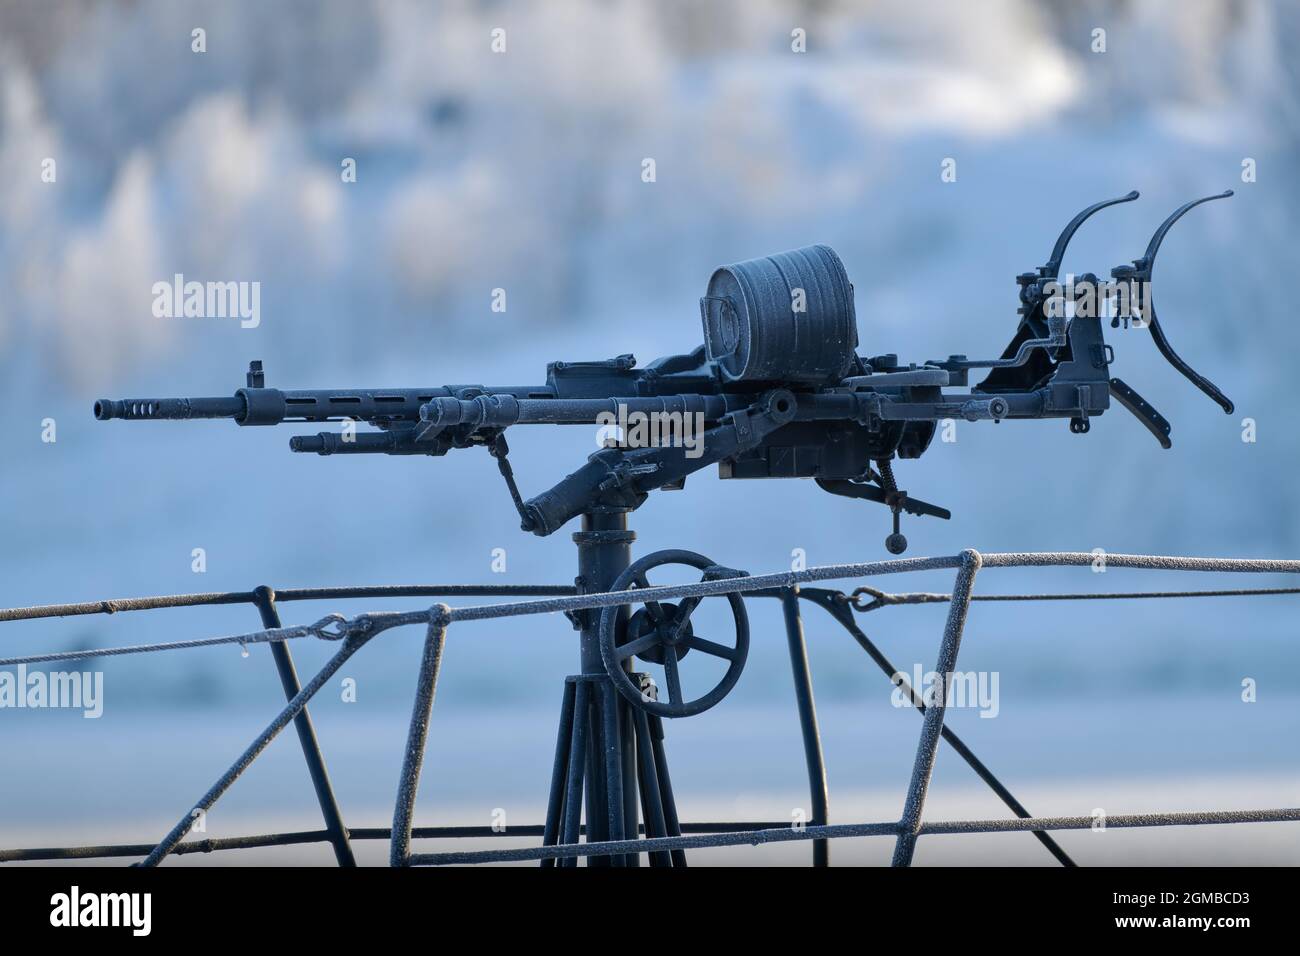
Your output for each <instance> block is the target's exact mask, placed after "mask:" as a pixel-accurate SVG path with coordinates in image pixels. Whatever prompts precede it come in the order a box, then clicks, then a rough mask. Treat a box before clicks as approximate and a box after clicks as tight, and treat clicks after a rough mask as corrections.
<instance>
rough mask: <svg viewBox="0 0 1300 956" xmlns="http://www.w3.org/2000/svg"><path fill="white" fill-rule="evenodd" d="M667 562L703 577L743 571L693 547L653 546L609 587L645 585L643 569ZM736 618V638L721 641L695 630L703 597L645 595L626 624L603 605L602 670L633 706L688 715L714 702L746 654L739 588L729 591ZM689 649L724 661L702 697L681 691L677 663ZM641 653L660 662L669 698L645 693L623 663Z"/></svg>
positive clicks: (746, 628)
mask: <svg viewBox="0 0 1300 956" xmlns="http://www.w3.org/2000/svg"><path fill="white" fill-rule="evenodd" d="M666 564H684V565H686V566H688V567H693V568H698V569H699V570H700V571H702V572H703V577H702V578H701V580H704V581H714V580H718V579H721V578H734V577H742V576H744V574H745V572H743V571H734V570H732V569H730V568H723V567H720V566H718V565H717V564H715V563H714V562H713V561H711V560H709V559H708V558H706V557H705V556H704V555H702V554H696V553H695V552H694V551H676V550H669V551H656V552H654V553H653V554H649V555H646V556H645V557H644V558H642V559H641V560H640V561H636V562H634V563H633V564H631V565H630V566H629V567H628V569H627V570H626V571H624V572H623V573H622V574H620V575H619V576H618V578H617V580H615V581H614V583H613V585H611V587H610V590H611V591H626V590H630V589H632V588H638V589H641V588H648V587H651V586H652V585H651V584H650V581H649V579H648V577H647V572H649V571H651V570H653V569H654V568H657V567H661V566H663V565H666ZM723 596H725V597H726V599H727V601H728V603H729V604H730V605H731V614H732V618H733V619H734V622H735V628H736V630H735V642H734V643H733V644H731V645H727V644H720V643H718V642H716V641H713V640H710V639H708V638H706V637H703V636H701V635H699V634H696V633H695V628H694V626H693V624H692V622H691V614H692V613H693V612H694V611H695V609H696V607H698V606H699V603H700V601H701V600H702V598H699V597H687V598H682V599H681V601H680V602H679V603H677V604H672V603H669V602H667V601H645V602H643V604H642V606H641V607H639V608H637V609H635V610H634V611H633V613H632V614H631V616H630V617H629V618H628V619H627V623H626V625H624V626H620V625H619V611H620V610H621V609H622V608H620V607H607V608H605V609H604V611H603V612H602V613H601V616H600V655H601V658H602V659H603V661H604V663H605V670H606V672H607V673H608V674H609V676H610V679H611V680H612V681H613V682H614V686H615V687H617V688H618V691H619V693H621V694H622V695H623V696H624V697H626V698H627V699H628V700H629V701H631V702H632V703H633V704H635V705H636V706H638V707H640V708H641V709H643V710H645V711H648V712H649V713H652V714H658V715H659V716H660V717H690V716H691V715H692V714H698V713H701V712H702V711H706V710H708V709H709V708H710V707H712V706H713V705H714V704H716V703H718V702H719V701H720V700H722V698H724V697H726V696H727V693H728V692H729V691H730V690H731V688H732V687H734V686H735V684H736V681H737V680H739V679H740V672H741V671H742V670H744V668H745V658H746V657H747V656H748V654H749V616H748V615H747V614H746V613H745V602H744V600H743V599H742V598H741V596H740V595H739V594H727V595H723ZM691 651H695V652H697V654H706V655H709V656H711V657H718V658H721V659H722V660H725V661H727V662H728V666H727V672H726V673H725V674H724V675H723V676H722V680H720V681H719V682H718V683H717V685H716V686H715V687H714V688H713V689H712V690H710V691H709V692H708V693H707V694H705V695H704V696H702V697H697V698H695V699H694V700H686V698H685V695H684V694H683V693H682V681H681V671H680V664H681V661H682V659H683V658H685V657H686V655H687V654H689V653H690V652H691ZM633 657H636V658H640V659H641V660H643V661H649V662H651V663H654V664H661V665H663V668H664V676H665V683H666V684H667V686H666V688H665V690H666V692H667V695H668V700H667V701H662V700H656V699H654V698H653V697H650V696H649V695H647V694H646V693H644V692H643V691H642V689H641V687H640V686H639V685H638V684H637V683H635V682H634V681H633V679H632V677H631V675H629V674H628V672H627V671H626V670H625V669H624V666H625V664H626V663H627V662H628V660H630V659H631V658H633Z"/></svg>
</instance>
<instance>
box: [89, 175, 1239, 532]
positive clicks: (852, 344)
mask: <svg viewBox="0 0 1300 956" xmlns="http://www.w3.org/2000/svg"><path fill="white" fill-rule="evenodd" d="M1231 194H1232V193H1231V190H1229V191H1227V192H1224V193H1222V194H1219V195H1216V196H1207V197H1205V198H1203V199H1198V200H1195V201H1193V202H1190V203H1188V204H1186V205H1184V206H1182V207H1180V208H1179V209H1178V210H1177V211H1175V212H1174V213H1173V215H1171V216H1170V217H1169V218H1168V219H1166V220H1165V222H1164V223H1163V224H1162V225H1161V226H1160V228H1159V229H1158V230H1157V231H1156V233H1155V235H1154V236H1153V237H1152V239H1151V243H1150V245H1149V246H1148V248H1147V250H1146V254H1145V255H1144V256H1143V257H1142V258H1141V259H1137V260H1134V262H1133V265H1131V266H1127V265H1126V266H1119V267H1116V268H1115V269H1114V270H1112V272H1111V276H1112V279H1114V280H1116V282H1115V283H1112V284H1109V285H1106V286H1103V284H1102V283H1100V282H1099V281H1098V280H1097V278H1096V276H1095V275H1093V274H1091V273H1088V274H1085V275H1083V276H1082V277H1080V278H1079V280H1077V281H1067V282H1066V283H1065V284H1062V283H1061V282H1060V281H1059V280H1060V267H1061V261H1062V258H1063V256H1064V253H1065V249H1066V247H1067V245H1068V244H1069V242H1070V239H1071V238H1072V237H1073V235H1074V233H1075V232H1076V231H1077V230H1078V228H1079V227H1080V225H1082V224H1083V222H1084V221H1085V220H1086V219H1087V218H1088V217H1090V216H1091V215H1092V214H1094V213H1095V212H1097V211H1098V210H1100V209H1103V208H1105V207H1107V206H1111V205H1114V204H1116V203H1122V202H1130V201H1132V200H1134V199H1136V198H1137V197H1138V193H1137V192H1136V191H1134V192H1130V193H1128V194H1127V195H1125V196H1121V197H1119V198H1116V199H1109V200H1105V201H1103V202H1099V203H1096V204H1094V205H1092V206H1089V207H1088V208H1087V209H1084V210H1083V211H1082V212H1080V213H1079V214H1078V215H1077V216H1075V217H1074V219H1072V220H1071V221H1070V223H1069V224H1068V225H1067V226H1066V227H1065V229H1064V230H1063V231H1062V232H1061V234H1060V236H1059V237H1058V238H1057V240H1056V244H1055V246H1054V247H1053V249H1052V253H1051V255H1050V257H1049V258H1048V261H1047V263H1046V264H1045V265H1042V266H1040V267H1038V269H1037V270H1036V271H1033V272H1027V273H1023V274H1022V275H1020V276H1018V277H1017V280H1016V281H1017V283H1018V285H1019V287H1020V308H1019V310H1018V313H1019V316H1020V320H1019V324H1018V327H1017V329H1016V333H1015V335H1014V336H1013V337H1012V339H1011V341H1010V342H1009V343H1008V345H1007V346H1006V348H1005V349H1004V350H1003V352H1002V354H1001V356H1000V357H999V358H997V359H991V360H968V359H967V358H966V356H965V355H951V356H949V357H948V358H947V359H944V360H941V361H939V360H934V361H927V362H923V363H919V364H918V363H909V364H903V363H901V362H900V361H899V359H898V357H897V355H894V354H882V355H875V356H868V357H864V356H861V355H859V354H858V352H857V346H858V337H857V327H856V317H855V313H854V304H853V286H852V284H851V283H850V282H849V279H848V276H847V273H846V272H845V269H844V266H843V264H842V263H841V262H840V259H839V257H838V256H837V255H836V254H835V253H834V252H833V251H832V250H831V249H830V248H828V247H827V246H821V245H818V246H809V247H807V248H804V249H797V250H794V251H792V252H786V253H781V254H778V255H774V256H768V257H765V258H761V259H752V260H748V261H745V262H740V263H736V264H734V265H730V266H724V267H722V268H720V269H718V270H716V271H715V272H714V274H713V276H712V278H711V279H710V281H709V284H708V288H707V292H706V294H705V295H704V296H703V297H702V298H701V299H700V316H701V321H702V324H703V331H704V344H703V345H701V346H700V347H698V348H696V349H695V350H694V351H691V352H688V353H685V354H682V355H673V356H668V357H665V358H661V359H658V360H656V361H654V362H651V363H650V364H649V365H646V366H643V367H638V366H637V364H636V360H635V359H634V358H633V356H631V355H620V356H618V357H616V358H613V359H608V360H604V361H591V362H552V363H551V364H550V365H548V366H547V372H546V381H545V383H544V384H541V385H524V386H493V387H489V386H481V385H447V386H440V387H431V388H415V389H328V390H305V391H283V390H280V389H276V388H269V387H267V385H266V379H265V373H264V370H263V368H262V363H261V362H253V363H251V364H250V366H249V371H248V375H247V380H246V385H245V387H243V388H240V389H239V390H237V391H236V392H235V394H234V395H233V396H232V397H230V398H165V399H125V400H120V401H116V400H110V399H103V400H101V401H98V402H96V403H95V409H94V411H95V417H96V418H98V419H100V420H109V419H114V418H122V419H128V420H137V419H171V420H186V419H194V418H229V419H233V420H234V421H235V422H237V423H238V424H240V425H277V424H280V423H282V422H359V421H363V422H366V423H367V424H369V425H371V426H373V427H374V428H375V429H376V431H372V432H364V433H360V434H357V433H355V432H354V431H353V430H352V429H345V430H344V432H343V433H336V432H321V433H319V434H317V435H307V436H297V437H294V438H292V439H291V440H290V448H291V449H292V450H293V451H296V452H314V453H316V454H319V455H338V454H371V453H382V454H388V455H432V456H440V455H445V454H446V453H447V452H448V451H450V450H451V449H453V448H469V447H474V446H483V447H485V448H487V449H488V450H489V451H490V453H491V454H492V456H493V457H494V458H496V459H497V464H498V467H499V469H500V471H501V474H502V475H503V476H504V478H505V481H506V485H507V487H508V490H509V492H510V496H511V499H512V500H513V501H514V504H515V507H516V508H517V509H518V511H519V515H520V521H521V526H522V528H523V529H524V530H526V531H531V532H533V533H535V534H538V535H548V534H551V533H552V532H554V531H555V530H556V529H558V528H559V527H561V526H562V525H564V524H565V523H566V522H568V521H570V520H571V519H573V518H575V517H577V516H578V515H580V514H585V513H592V512H596V511H599V510H602V509H614V510H633V509H635V508H637V507H639V506H640V505H641V504H643V503H644V502H645V500H646V498H647V497H648V495H649V494H650V492H652V491H655V490H657V489H680V488H681V487H683V485H684V483H685V481H686V478H687V477H688V476H689V475H690V474H692V473H694V472H696V471H698V470H700V469H701V468H704V467H705V466H707V465H712V464H716V465H717V466H718V472H719V475H720V477H722V478H727V479H741V478H811V479H813V480H814V481H815V482H816V483H817V485H818V486H819V487H821V488H822V489H824V490H825V491H828V492H830V493H832V494H837V495H842V496H846V497H850V498H860V499H863V500H866V501H874V502H878V503H881V504H884V505H885V506H886V507H888V508H889V509H890V512H891V513H892V516H893V530H892V533H891V534H890V535H889V536H888V538H887V539H886V547H887V548H888V550H889V551H890V552H891V553H894V554H901V553H902V552H903V551H904V550H905V549H906V547H907V540H906V538H904V537H903V535H902V533H901V531H900V527H899V524H900V516H901V514H902V512H907V513H909V514H914V515H928V516H931V517H938V518H944V519H947V518H950V517H951V515H950V513H949V512H948V511H947V510H946V509H944V508H942V507H939V506H938V505H934V504H930V503H929V502H926V501H924V500H922V499H920V498H917V497H914V496H912V495H910V494H909V493H908V492H906V491H904V490H902V489H900V488H899V487H898V484H897V481H896V480H895V477H894V473H893V464H892V463H893V460H894V459H912V458H918V457H920V456H921V455H922V454H923V453H924V452H925V451H926V449H927V448H928V447H929V445H930V442H931V440H932V439H933V437H934V433H935V430H936V426H937V425H938V423H940V422H942V421H945V420H949V419H952V420H957V419H962V420H966V421H972V422H974V421H994V422H1000V421H1003V420H1025V419H1042V418H1061V419H1066V420H1067V421H1068V422H1069V428H1070V430H1071V431H1072V432H1075V433H1084V432H1087V431H1088V430H1089V428H1090V427H1091V420H1092V419H1093V418H1094V417H1096V416H1099V415H1101V414H1103V413H1104V412H1105V411H1106V410H1107V408H1109V406H1110V398H1111V396H1112V395H1114V397H1115V398H1116V399H1117V400H1118V401H1119V402H1120V404H1121V405H1123V406H1124V407H1125V408H1126V409H1128V410H1129V411H1130V412H1131V413H1132V414H1133V415H1134V416H1136V417H1137V418H1138V420H1139V421H1140V422H1141V423H1142V424H1143V425H1144V426H1145V427H1146V428H1147V429H1148V430H1149V431H1150V432H1151V433H1152V434H1153V435H1154V436H1155V437H1156V439H1157V440H1158V441H1159V442H1160V444H1161V445H1162V446H1163V447H1164V448H1169V447H1170V445H1171V442H1170V438H1169V434H1170V431H1171V430H1172V429H1171V426H1170V424H1169V422H1168V421H1167V420H1166V419H1165V418H1164V417H1163V416H1161V415H1160V413H1159V412H1157V411H1156V410H1155V409H1154V408H1153V407H1152V406H1151V405H1150V404H1149V403H1148V402H1147V401H1146V400H1145V399H1143V398H1142V396H1141V395H1139V394H1138V393H1137V391H1136V390H1134V389H1133V388H1132V387H1130V386H1129V385H1127V384H1126V383H1124V382H1123V381H1121V380H1120V379H1118V378H1114V377H1112V376H1111V375H1110V366H1111V364H1112V363H1113V361H1114V350H1113V348H1112V347H1111V346H1110V345H1108V344H1107V343H1106V341H1105V338H1104V336H1103V332H1102V324H1101V317H1102V312H1104V311H1107V308H1106V307H1105V306H1104V303H1111V302H1114V303H1116V305H1117V308H1116V309H1112V310H1111V311H1113V312H1114V314H1113V316H1112V323H1111V324H1112V327H1118V326H1119V324H1120V322H1121V320H1122V321H1123V323H1124V326H1125V327H1126V328H1128V327H1129V326H1130V321H1132V323H1133V325H1134V326H1135V327H1139V328H1141V327H1149V328H1150V331H1151V336H1152V338H1153V340H1154V341H1155V343H1156V347H1157V348H1158V349H1159V351H1160V353H1161V354H1162V355H1163V356H1164V357H1165V358H1166V359H1167V360H1168V361H1169V362H1170V364H1172V365H1173V366H1174V367H1175V368H1176V369H1177V370H1178V371H1179V372H1180V373H1181V374H1183V375H1184V376H1186V377H1187V378H1188V379H1189V380H1190V381H1192V383H1193V384H1195V385H1196V386H1197V387H1198V388H1199V389H1201V390H1202V391H1203V392H1205V393H1206V394H1207V395H1209V396H1210V397H1211V398H1212V399H1213V400H1214V401H1216V402H1218V403H1219V404H1220V405H1221V406H1222V407H1223V409H1224V410H1225V411H1226V412H1228V413H1229V414H1230V413H1231V412H1232V411H1233V405H1232V403H1231V402H1230V401H1229V400H1228V399H1227V398H1226V397H1225V396H1224V395H1223V394H1222V392H1220V391H1219V390H1218V388H1217V387H1216V386H1214V384H1213V383H1211V382H1210V381H1209V380H1208V379H1206V378H1204V376H1201V375H1200V374H1198V373H1197V372H1195V371H1194V370H1193V369H1192V368H1191V367H1190V366H1188V365H1187V363H1186V362H1184V361H1183V360H1182V359H1181V358H1180V357H1179V356H1178V355H1177V353H1175V352H1174V351H1173V349H1172V347H1171V346H1170V345H1169V341H1168V339H1167V337H1166V336H1165V333H1164V330H1163V328H1162V326H1161V325H1160V323H1159V320H1158V319H1157V317H1156V314H1155V309H1154V305H1153V303H1152V301H1151V297H1150V293H1149V288H1148V287H1149V283H1150V277H1151V269H1152V265H1153V264H1154V260H1155V256H1156V252H1157V250H1158V249H1159V247H1160V243H1161V242H1162V240H1163V239H1164V236H1165V234H1166V233H1167V232H1168V231H1169V228H1170V227H1171V226H1172V225H1173V223H1174V222H1175V221H1176V220H1177V219H1179V218H1180V217H1181V216H1182V215H1183V214H1184V213H1186V212H1187V211H1188V210H1189V209H1191V208H1192V207H1193V206H1195V205H1197V204H1199V203H1202V202H1206V201H1208V200H1210V199H1219V198H1225V197H1227V196H1230V195H1231ZM973 369H987V375H986V377H985V378H984V379H983V381H981V382H979V383H978V384H977V385H975V386H973V387H970V386H968V378H969V373H970V372H971V370H973ZM952 389H961V390H960V391H952ZM633 421H635V422H636V423H637V424H638V425H639V424H641V423H645V422H651V423H653V424H656V425H662V426H663V427H662V428H660V429H658V430H657V431H656V430H655V429H653V428H652V429H651V434H652V435H658V436H659V439H660V440H636V439H635V436H632V435H631V434H628V433H626V431H627V430H626V429H625V434H624V435H623V436H622V438H621V439H618V440H614V439H611V440H609V441H608V442H607V443H606V447H602V448H601V449H600V450H598V451H597V452H595V453H594V454H593V455H591V456H590V458H589V459H588V460H587V462H586V463H585V464H584V465H582V466H581V467H580V468H578V469H577V470H576V471H574V472H573V473H572V474H570V475H568V476H567V477H565V478H563V479H562V480H561V481H559V482H558V483H557V484H556V485H555V486H554V487H552V488H550V489H549V490H547V491H544V492H542V493H541V494H539V495H537V496H536V497H533V498H531V499H528V500H525V499H524V498H523V496H522V495H521V494H520V493H519V490H518V488H517V486H516V483H515V479H514V475H513V471H512V469H511V467H510V463H509V460H508V457H507V456H508V452H509V449H508V446H507V444H506V439H505V432H506V430H507V429H509V428H511V427H513V426H516V425H575V424H581V425H601V426H605V427H610V426H613V425H615V424H620V425H626V424H627V423H629V422H633ZM695 425H698V430H697V431H696V432H695V433H694V434H693V435H692V430H693V426H695ZM665 430H666V431H667V433H668V437H667V439H666V440H664V438H663V435H664V431H665ZM692 437H694V439H695V441H694V442H692V441H690V440H689V439H690V438H692Z"/></svg>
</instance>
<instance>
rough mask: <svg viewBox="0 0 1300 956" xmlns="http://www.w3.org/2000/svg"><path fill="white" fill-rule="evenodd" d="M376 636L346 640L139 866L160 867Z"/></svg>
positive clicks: (353, 637)
mask: <svg viewBox="0 0 1300 956" xmlns="http://www.w3.org/2000/svg"><path fill="white" fill-rule="evenodd" d="M373 636H374V635H373V634H360V635H350V636H348V637H345V638H343V646H342V647H340V648H339V649H338V651H337V652H335V654H334V656H333V657H331V658H330V659H329V660H328V661H326V662H325V666H324V667H322V668H321V669H320V670H319V671H318V672H317V674H316V676H315V677H313V678H312V679H311V680H309V681H308V682H307V686H306V687H304V688H303V689H302V690H300V691H299V692H298V693H297V694H296V695H294V698H293V700H291V701H289V703H288V704H286V705H285V706H284V709H283V710H281V711H280V713H279V714H277V715H276V717H275V719H274V720H272V721H271V722H270V723H269V724H267V726H266V729H265V730H263V731H262V732H261V733H260V734H258V736H257V739H256V740H254V741H253V742H252V743H251V744H249V745H248V747H247V748H245V750H244V752H243V753H242V754H240V755H239V758H238V759H237V760H236V761H235V762H234V763H233V764H232V765H231V766H230V768H229V769H228V770H226V772H225V773H223V774H222V775H221V778H220V779H219V780H217V782H216V783H214V784H213V785H212V786H211V787H210V788H208V792H207V793H205V794H204V795H203V796H202V797H200V798H199V802H198V803H196V804H194V807H193V809H191V810H190V811H189V812H188V813H186V814H185V816H183V817H181V819H180V821H179V822H177V824H176V826H174V827H172V828H171V830H170V831H169V832H168V834H167V835H166V836H165V837H163V838H162V840H161V841H160V842H159V843H158V845H157V846H155V847H154V848H153V849H152V850H150V851H149V855H148V856H146V857H145V858H144V859H143V860H141V861H140V866H157V865H158V864H159V863H161V862H162V861H163V860H164V859H165V858H166V856H167V854H168V853H170V852H171V851H172V850H174V849H176V846H177V844H179V843H180V842H181V840H183V839H184V838H185V835H186V834H187V833H189V832H190V829H191V828H192V827H193V826H194V815H195V814H194V811H195V810H201V811H203V812H204V813H206V812H207V811H209V810H211V809H212V807H213V805H214V804H215V803H216V802H217V801H218V800H220V799H221V797H222V795H223V794H225V792H226V791H227V790H229V789H230V787H231V785H232V784H234V782H235V781H236V780H238V779H239V777H240V775H241V774H242V773H243V772H244V771H245V770H247V769H248V768H249V766H250V765H251V764H252V763H253V761H254V760H256V759H257V758H258V757H259V756H261V754H262V751H264V750H265V749H266V748H267V747H268V746H270V743H271V741H272V740H274V739H275V738H276V737H278V736H279V735H280V731H282V730H284V728H285V727H287V726H289V721H291V720H293V719H294V718H295V717H297V716H298V714H300V713H301V712H302V709H303V708H304V707H306V706H307V702H308V701H309V700H311V699H312V698H313V697H315V696H316V693H317V692H318V691H319V690H320V689H321V688H322V687H324V686H325V684H326V682H327V681H328V680H329V679H330V678H331V677H333V676H334V675H335V674H337V673H338V670H339V668H340V667H342V666H343V665H344V664H346V663H347V661H348V658H350V657H351V656H352V655H353V654H355V653H356V652H357V651H359V650H361V648H363V647H365V646H366V642H367V641H369V640H370V638H371V637H373Z"/></svg>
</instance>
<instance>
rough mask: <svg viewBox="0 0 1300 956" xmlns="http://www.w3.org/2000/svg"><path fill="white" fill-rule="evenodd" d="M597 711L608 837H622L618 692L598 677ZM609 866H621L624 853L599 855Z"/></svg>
mask: <svg viewBox="0 0 1300 956" xmlns="http://www.w3.org/2000/svg"><path fill="white" fill-rule="evenodd" d="M596 701H597V703H598V706H597V707H596V710H597V711H599V713H600V724H601V742H602V744H603V746H604V758H605V812H606V820H607V823H606V833H605V838H606V839H608V840H622V839H623V739H622V730H621V728H620V727H619V719H618V717H619V712H618V691H616V690H615V689H614V685H613V684H612V683H610V682H609V681H607V680H602V681H601V682H600V684H599V688H598V690H597V691H596ZM602 859H604V860H606V861H607V862H608V864H609V865H610V866H622V865H623V864H624V862H625V855H619V856H611V857H602Z"/></svg>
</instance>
